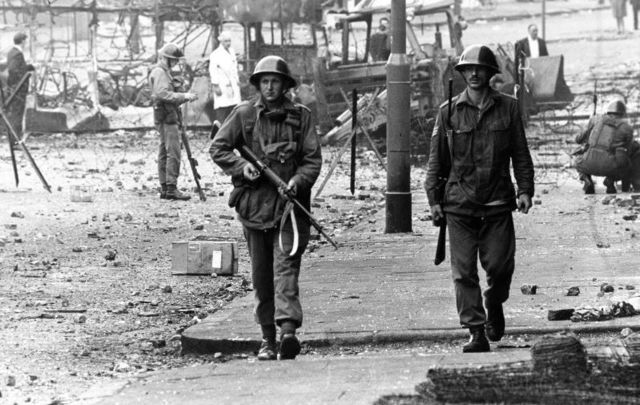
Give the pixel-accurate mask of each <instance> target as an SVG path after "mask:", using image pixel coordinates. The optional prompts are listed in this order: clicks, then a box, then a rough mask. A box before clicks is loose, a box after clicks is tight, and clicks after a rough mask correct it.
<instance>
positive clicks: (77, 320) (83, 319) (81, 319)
mask: <svg viewBox="0 0 640 405" xmlns="http://www.w3.org/2000/svg"><path fill="white" fill-rule="evenodd" d="M73 321H74V322H75V323H86V322H87V317H86V316H84V315H80V316H77V317H76V318H75V319H74V320H73Z"/></svg>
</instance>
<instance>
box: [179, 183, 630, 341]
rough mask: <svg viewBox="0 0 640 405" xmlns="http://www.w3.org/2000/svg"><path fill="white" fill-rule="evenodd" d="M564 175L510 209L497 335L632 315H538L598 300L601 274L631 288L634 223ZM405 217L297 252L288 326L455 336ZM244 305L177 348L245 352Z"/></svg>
mask: <svg viewBox="0 0 640 405" xmlns="http://www.w3.org/2000/svg"><path fill="white" fill-rule="evenodd" d="M566 181H567V183H566V184H564V185H563V188H562V189H558V188H551V187H548V188H545V186H544V185H541V186H539V192H546V194H540V195H538V196H537V197H536V201H537V202H538V203H539V205H535V206H534V209H533V210H532V212H531V213H530V214H529V215H523V214H519V213H516V214H514V215H515V222H516V235H517V257H516V273H515V275H514V279H513V283H512V288H511V292H510V299H509V301H508V303H507V305H506V307H505V316H506V319H507V330H506V333H507V335H510V336H517V335H520V334H542V333H549V332H555V331H561V330H565V329H570V330H573V331H575V332H599V331H619V330H620V329H622V328H624V327H632V328H633V327H637V326H638V325H639V322H640V320H639V319H638V318H636V317H631V318H617V319H614V320H610V321H604V322H597V323H593V322H590V323H586V322H578V323H574V322H571V321H548V320H547V313H548V310H550V309H561V308H575V307H576V306H579V305H580V304H583V303H589V304H597V303H600V304H602V303H604V302H605V301H606V300H608V299H609V298H610V296H611V294H607V296H604V297H598V296H597V295H598V292H599V291H600V285H601V284H602V283H604V282H607V283H610V284H613V285H614V286H615V287H616V292H615V293H614V295H615V296H618V297H621V298H627V297H628V296H629V295H630V294H633V293H634V292H635V290H627V289H626V288H627V287H626V286H627V285H628V286H635V287H637V288H640V277H639V275H638V273H637V267H638V264H640V257H639V256H638V254H637V252H638V247H639V243H638V240H637V238H635V236H632V235H634V232H635V233H638V231H639V230H640V229H639V228H638V224H637V223H636V222H635V221H625V220H623V219H622V214H621V213H620V211H621V210H620V209H616V208H615V207H614V206H611V205H603V204H601V203H600V200H601V199H602V198H604V197H605V196H604V195H603V194H598V195H594V196H583V195H582V191H581V189H580V184H579V183H578V182H577V181H576V180H574V179H569V178H568V179H567V180H566ZM599 192H600V193H602V192H603V190H599ZM621 196H623V195H622V194H621ZM628 197H629V195H628V194H627V198H628ZM413 198H414V204H413V212H414V216H415V217H417V218H424V217H425V216H426V215H425V214H424V211H425V208H426V206H427V203H426V198H425V195H424V192H420V191H418V190H416V191H415V192H414V194H413ZM354 204H356V203H355V202H354ZM354 208H355V207H354ZM417 218H416V220H414V222H413V224H414V233H411V234H401V235H389V234H383V233H380V228H381V227H382V225H383V224H384V211H381V212H379V213H378V215H377V217H376V222H375V223H373V224H372V223H368V222H367V223H365V224H361V225H360V226H358V227H356V228H353V229H351V230H350V231H349V232H348V233H347V234H344V235H341V236H340V237H338V238H337V240H338V242H339V244H340V246H341V247H340V250H338V251H333V250H332V249H329V248H326V249H322V250H320V251H316V252H313V253H311V254H309V255H307V256H306V257H305V260H304V261H303V270H302V274H301V277H300V289H301V297H302V304H303V308H304V311H305V322H304V325H303V326H302V328H301V329H300V330H299V336H300V338H301V340H302V341H303V342H304V343H305V344H306V345H308V346H310V347H321V346H325V345H349V344H369V343H385V342H402V341H405V342H406V341H416V340H425V341H429V340H436V339H457V338H463V337H466V335H467V332H466V330H463V329H461V328H460V325H459V322H458V316H457V313H456V309H455V301H454V294H453V283H452V281H451V276H450V268H449V263H448V260H446V261H445V262H444V263H442V264H441V265H440V266H435V265H434V264H433V255H434V252H435V244H436V236H437V235H436V232H437V230H436V229H435V228H434V227H433V226H431V223H430V222H429V221H424V220H423V221H421V220H419V219H417ZM639 234H640V233H639ZM598 246H603V247H598ZM447 255H448V254H447ZM481 273H482V271H481ZM483 276H484V274H482V277H483ZM482 282H483V283H484V278H482ZM524 284H535V285H537V286H538V289H537V294H536V295H524V294H523V293H522V292H521V291H520V287H521V286H522V285H524ZM573 286H577V287H579V288H580V291H581V293H580V295H579V296H577V297H568V296H566V295H565V290H567V289H568V288H569V287H573ZM252 307H253V297H252V296H246V297H244V298H241V299H236V300H234V302H233V303H232V304H231V305H230V306H229V307H227V308H226V309H225V310H224V311H220V312H219V313H216V314H213V315H211V316H209V317H208V318H206V319H204V320H203V322H201V323H200V324H197V325H195V326H192V327H190V328H188V329H187V330H185V331H184V333H183V335H182V344H183V350H184V351H186V352H198V353H215V352H222V353H233V352H239V351H249V352H251V351H253V350H255V349H256V347H257V346H258V345H259V341H260V334H259V328H258V326H257V325H256V324H255V323H254V320H253V313H252Z"/></svg>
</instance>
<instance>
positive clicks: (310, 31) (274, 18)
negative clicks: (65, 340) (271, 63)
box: [213, 0, 462, 153]
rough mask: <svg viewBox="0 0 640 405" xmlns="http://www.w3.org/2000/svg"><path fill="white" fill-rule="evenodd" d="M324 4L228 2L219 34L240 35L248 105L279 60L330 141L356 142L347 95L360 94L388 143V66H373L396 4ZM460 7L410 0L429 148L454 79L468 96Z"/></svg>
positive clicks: (416, 102)
mask: <svg viewBox="0 0 640 405" xmlns="http://www.w3.org/2000/svg"><path fill="white" fill-rule="evenodd" d="M226 3H229V4H226ZM232 3H233V4H232ZM320 3H321V2H320V1H315V0H307V1H292V0H264V1H261V2H253V1H248V0H244V1H243V0H239V1H235V2H228V1H227V0H221V1H220V2H219V5H218V6H219V12H220V15H219V24H217V25H216V26H215V27H214V31H216V32H219V31H220V30H224V31H228V32H231V33H232V37H233V38H234V40H233V41H235V44H234V45H233V46H234V48H235V51H236V53H238V54H239V57H238V61H239V63H240V64H241V65H242V73H241V75H240V76H241V79H242V78H244V80H245V83H244V85H243V86H241V87H242V91H243V96H244V98H247V97H249V96H251V94H253V91H254V90H253V89H252V88H251V86H249V85H248V83H246V81H247V79H248V76H249V75H250V73H251V72H252V70H253V67H254V66H255V63H256V62H257V61H258V60H260V58H262V57H263V56H266V55H279V56H282V57H283V58H284V59H285V60H287V62H288V63H289V66H290V69H291V70H292V73H293V75H294V76H295V77H296V79H297V80H298V82H299V83H300V85H299V86H298V88H297V89H295V95H296V97H297V98H298V99H299V101H301V102H302V103H304V104H305V105H307V106H309V107H310V108H311V109H312V111H313V112H314V114H315V116H316V118H317V123H318V131H319V134H320V135H322V136H323V139H324V141H326V142H340V141H341V139H343V138H344V137H346V136H348V134H349V131H350V125H351V124H350V112H349V111H348V108H347V105H348V104H347V102H346V101H345V96H346V97H349V95H350V93H351V91H352V90H353V89H356V90H357V93H358V95H359V96H360V100H359V103H358V105H359V106H360V112H359V114H358V119H359V121H360V123H362V124H363V125H364V126H365V128H367V130H368V132H369V133H370V134H373V135H374V137H376V136H377V137H378V138H383V137H384V132H385V131H384V128H385V124H386V73H387V67H386V64H387V62H386V61H385V60H382V61H374V60H373V57H372V55H371V38H372V34H373V33H374V32H375V30H377V28H378V22H379V19H380V18H381V17H384V16H386V17H389V10H390V7H391V1H390V0H386V1H385V0H362V1H361V2H359V3H358V6H357V7H356V8H355V9H352V10H350V11H349V12H346V11H345V10H337V11H336V12H327V11H326V10H321V9H320V7H319V6H320ZM454 5H455V1H454V0H422V1H418V0H409V1H407V16H408V18H407V26H406V42H407V46H406V49H407V55H408V56H409V60H410V63H411V69H410V72H411V90H412V91H411V109H412V119H411V124H412V128H413V129H414V134H415V135H416V136H417V137H419V138H421V139H422V140H426V141H428V138H429V136H424V134H425V133H427V134H428V133H429V132H430V129H431V127H432V125H433V119H432V118H431V117H433V116H434V115H435V114H434V112H435V110H436V109H437V107H438V106H439V105H440V104H441V103H442V102H443V101H444V100H445V99H446V94H445V93H446V88H447V86H446V83H447V82H448V79H449V77H453V78H454V79H455V90H460V89H461V87H460V86H461V84H459V83H458V81H459V80H461V79H460V78H459V76H458V75H453V71H454V70H453V66H454V65H455V63H456V62H457V59H458V55H459V54H460V52H461V51H462V44H461V33H462V30H461V29H460V25H459V17H457V16H455V15H454ZM213 36H215V34H214V35H213ZM238 45H240V46H238ZM239 48H240V49H239ZM373 96H375V100H373ZM425 138H426V139H425ZM383 143H384V142H381V144H383ZM423 146H424V145H423ZM421 149H422V148H421ZM422 153H424V150H422Z"/></svg>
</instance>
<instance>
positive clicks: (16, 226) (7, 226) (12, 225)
mask: <svg viewBox="0 0 640 405" xmlns="http://www.w3.org/2000/svg"><path fill="white" fill-rule="evenodd" d="M4 227H5V229H18V225H16V224H4Z"/></svg>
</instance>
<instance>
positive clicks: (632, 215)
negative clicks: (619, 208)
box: [622, 214, 638, 221]
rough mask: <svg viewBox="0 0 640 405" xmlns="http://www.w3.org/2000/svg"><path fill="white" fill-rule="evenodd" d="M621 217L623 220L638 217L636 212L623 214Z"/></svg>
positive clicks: (633, 219)
mask: <svg viewBox="0 0 640 405" xmlns="http://www.w3.org/2000/svg"><path fill="white" fill-rule="evenodd" d="M622 219H624V220H625V221H635V220H636V219H638V215H636V214H629V215H623V216H622Z"/></svg>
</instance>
